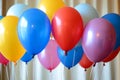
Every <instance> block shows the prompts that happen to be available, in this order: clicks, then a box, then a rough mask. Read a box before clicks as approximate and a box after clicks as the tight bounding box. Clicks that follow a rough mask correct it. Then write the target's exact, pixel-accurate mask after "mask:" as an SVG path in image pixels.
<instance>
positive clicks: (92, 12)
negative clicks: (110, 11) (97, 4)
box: [75, 3, 99, 25]
mask: <svg viewBox="0 0 120 80" xmlns="http://www.w3.org/2000/svg"><path fill="white" fill-rule="evenodd" d="M75 9H76V10H77V11H78V12H79V13H80V15H81V17H82V19H83V23H84V25H86V24H87V23H88V22H89V21H90V20H92V19H94V18H98V17H99V15H98V12H97V11H96V9H95V8H94V7H92V6H91V5H89V4H86V3H82V4H79V5H77V6H75Z"/></svg>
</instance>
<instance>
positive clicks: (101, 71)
mask: <svg viewBox="0 0 120 80" xmlns="http://www.w3.org/2000/svg"><path fill="white" fill-rule="evenodd" d="M103 68H104V66H102V68H101V73H100V74H101V77H100V80H102V77H103Z"/></svg>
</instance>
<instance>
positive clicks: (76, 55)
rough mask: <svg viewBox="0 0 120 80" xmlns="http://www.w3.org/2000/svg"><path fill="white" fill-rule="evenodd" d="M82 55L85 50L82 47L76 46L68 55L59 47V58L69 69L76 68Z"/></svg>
mask: <svg viewBox="0 0 120 80" xmlns="http://www.w3.org/2000/svg"><path fill="white" fill-rule="evenodd" d="M82 55H83V49H82V46H81V45H79V46H76V47H74V48H73V49H72V50H70V51H68V54H67V55H65V54H64V51H63V50H62V49H61V48H59V47H58V57H59V59H60V61H61V62H62V63H63V65H64V66H66V67H67V68H68V69H70V68H71V67H73V66H75V65H76V64H77V63H78V62H79V61H80V59H81V58H82Z"/></svg>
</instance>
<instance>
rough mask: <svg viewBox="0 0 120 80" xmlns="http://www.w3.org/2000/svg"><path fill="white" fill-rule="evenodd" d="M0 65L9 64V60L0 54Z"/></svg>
mask: <svg viewBox="0 0 120 80" xmlns="http://www.w3.org/2000/svg"><path fill="white" fill-rule="evenodd" d="M0 63H1V64H4V65H7V64H8V63H9V60H7V59H6V58H5V57H4V56H3V55H2V54H1V53H0Z"/></svg>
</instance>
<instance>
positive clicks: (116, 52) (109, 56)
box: [103, 47, 120, 62]
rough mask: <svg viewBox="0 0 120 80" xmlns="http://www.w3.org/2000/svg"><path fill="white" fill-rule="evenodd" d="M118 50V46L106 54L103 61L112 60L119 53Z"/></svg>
mask: <svg viewBox="0 0 120 80" xmlns="http://www.w3.org/2000/svg"><path fill="white" fill-rule="evenodd" d="M119 51H120V47H118V48H117V49H116V50H114V51H113V52H112V53H110V54H109V55H108V57H106V58H105V59H104V60H103V62H109V61H112V60H113V59H114V58H115V57H116V56H117V55H118V53H119Z"/></svg>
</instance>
